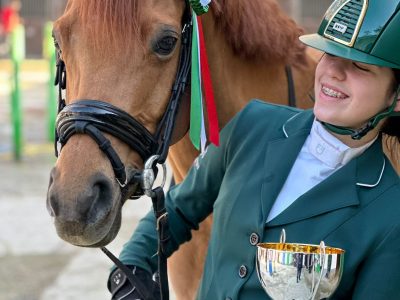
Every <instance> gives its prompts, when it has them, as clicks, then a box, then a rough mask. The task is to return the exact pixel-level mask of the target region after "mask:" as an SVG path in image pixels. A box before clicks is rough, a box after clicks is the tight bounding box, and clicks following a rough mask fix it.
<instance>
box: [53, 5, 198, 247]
mask: <svg viewBox="0 0 400 300" xmlns="http://www.w3.org/2000/svg"><path fill="white" fill-rule="evenodd" d="M189 18H190V16H188V8H187V7H186V5H185V1H182V0H163V1H157V0H147V1H139V0H104V1H96V0H69V2H68V4H67V7H66V10H65V12H64V14H63V15H62V16H61V17H60V18H59V19H58V20H57V21H56V22H55V23H54V28H53V35H54V39H55V45H56V48H57V51H58V78H57V81H58V82H59V85H60V93H61V94H60V99H59V101H60V105H59V106H60V107H59V110H60V112H59V117H58V121H57V122H58V123H57V138H58V142H59V146H62V148H61V147H60V148H61V150H60V149H59V151H58V159H57V162H56V165H55V167H54V168H53V170H52V172H51V176H50V183H49V189H48V194H47V207H48V210H49V213H50V214H51V215H52V216H53V217H54V219H55V226H56V229H57V233H58V235H59V236H60V237H61V238H62V239H64V240H65V241H67V242H69V243H71V244H74V245H78V246H85V247H98V246H103V245H106V244H108V243H109V242H110V241H112V240H113V239H114V238H115V236H116V235H117V233H118V231H119V228H120V224H121V209H122V206H123V204H124V202H125V201H126V200H127V199H128V198H130V197H131V196H132V195H135V193H137V192H138V190H140V189H141V187H140V183H139V181H140V180H139V178H140V176H138V174H140V173H141V170H142V169H143V166H144V161H145V160H146V159H148V158H149V156H150V155H151V154H152V153H151V152H152V151H161V152H163V153H164V152H165V151H163V147H160V144H159V142H160V139H161V140H162V139H163V138H164V134H165V132H166V130H167V129H165V127H162V126H160V124H161V123H162V124H164V123H167V125H166V126H167V127H171V126H170V124H169V123H168V122H170V121H168V117H166V115H165V112H166V111H168V110H173V108H171V107H170V106H171V105H169V103H170V98H171V97H172V96H171V95H174V93H175V94H176V93H177V92H176V90H177V89H178V90H179V91H180V92H182V90H183V88H182V87H181V86H180V87H179V86H178V87H177V84H178V85H179V84H180V83H179V82H178V83H177V82H176V81H174V80H175V77H180V76H181V75H180V74H181V73H180V71H181V70H182V68H185V67H186V70H185V72H186V73H187V71H188V67H187V66H186V65H185V66H184V67H179V66H181V65H182V64H183V63H182V59H185V58H186V57H187V56H185V55H182V52H183V51H184V50H183V49H184V47H183V46H182V45H183V44H185V43H187V41H184V40H185V39H184V37H185V34H184V32H185V28H184V27H185V24H186V23H187V19H189ZM185 22H186V23H185ZM183 41H184V42H183ZM185 51H186V50H185ZM182 57H183V58H182ZM181 77H182V76H181ZM63 87H66V92H65V103H64V100H63V99H62V98H63V93H62V88H63ZM171 91H172V92H171ZM178 94H179V92H178ZM182 107H185V106H184V105H181V110H182ZM181 115H182V116H187V114H186V113H181ZM180 124H188V120H187V122H186V121H185V122H183V121H181V122H180ZM178 129H182V130H180V132H179V130H176V131H175V132H174V133H173V134H172V138H171V142H173V140H177V139H179V138H180V137H181V136H182V135H183V134H184V133H185V131H186V130H185V129H186V128H185V126H179V127H178ZM168 139H169V138H168ZM143 140H145V142H143ZM167 143H168V145H169V142H168V141H167ZM168 145H167V146H168ZM164 148H165V147H164ZM157 149H158V150H157ZM160 149H161V150H160ZM162 155H164V154H162Z"/></svg>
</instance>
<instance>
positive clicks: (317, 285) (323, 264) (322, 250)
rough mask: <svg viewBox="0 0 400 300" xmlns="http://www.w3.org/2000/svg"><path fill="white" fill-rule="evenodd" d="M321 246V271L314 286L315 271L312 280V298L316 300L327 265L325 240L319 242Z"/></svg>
mask: <svg viewBox="0 0 400 300" xmlns="http://www.w3.org/2000/svg"><path fill="white" fill-rule="evenodd" d="M319 247H320V253H319V257H320V259H319V260H320V262H321V272H320V274H319V278H318V282H317V284H316V285H315V286H314V272H313V280H312V287H311V290H312V297H311V300H314V299H315V296H316V295H317V291H318V288H319V285H320V283H321V279H322V276H323V271H324V266H325V258H326V255H325V254H326V246H325V243H324V241H321V243H320V244H319Z"/></svg>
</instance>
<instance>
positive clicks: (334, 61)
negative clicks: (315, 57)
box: [322, 54, 350, 80]
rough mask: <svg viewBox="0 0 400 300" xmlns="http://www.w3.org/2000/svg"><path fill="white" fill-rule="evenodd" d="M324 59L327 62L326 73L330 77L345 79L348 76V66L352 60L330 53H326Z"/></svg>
mask: <svg viewBox="0 0 400 300" xmlns="http://www.w3.org/2000/svg"><path fill="white" fill-rule="evenodd" d="M322 60H324V62H325V64H326V73H327V74H328V75H329V76H330V77H332V78H335V79H337V80H344V79H345V78H346V67H347V64H348V63H349V62H350V61H348V60H344V59H342V58H340V57H337V56H333V55H330V54H325V55H324V56H323V57H322Z"/></svg>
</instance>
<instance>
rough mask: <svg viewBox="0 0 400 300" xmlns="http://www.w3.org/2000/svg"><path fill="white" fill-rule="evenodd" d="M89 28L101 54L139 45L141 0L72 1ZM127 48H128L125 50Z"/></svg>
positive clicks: (141, 25)
mask: <svg viewBox="0 0 400 300" xmlns="http://www.w3.org/2000/svg"><path fill="white" fill-rule="evenodd" d="M70 1H72V3H71V6H73V7H74V8H75V9H76V10H77V12H78V17H79V18H80V19H81V21H82V23H83V26H87V28H88V29H89V32H90V35H89V38H91V42H92V43H93V44H94V45H95V46H96V47H97V48H98V50H100V53H104V52H108V51H109V50H115V49H116V47H120V45H121V41H123V43H122V44H125V45H127V44H129V43H138V42H140V41H141V40H142V39H141V34H142V33H141V29H142V28H143V23H142V22H143V21H144V20H143V18H141V13H140V12H141V6H142V4H141V3H143V2H142V1H141V0H101V1H100V0H70ZM125 48H128V47H125ZM107 54H108V53H107Z"/></svg>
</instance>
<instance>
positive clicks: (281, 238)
mask: <svg viewBox="0 0 400 300" xmlns="http://www.w3.org/2000/svg"><path fill="white" fill-rule="evenodd" d="M279 243H281V244H285V243H286V230H285V228H282V231H281V236H280V238H279Z"/></svg>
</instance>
